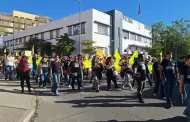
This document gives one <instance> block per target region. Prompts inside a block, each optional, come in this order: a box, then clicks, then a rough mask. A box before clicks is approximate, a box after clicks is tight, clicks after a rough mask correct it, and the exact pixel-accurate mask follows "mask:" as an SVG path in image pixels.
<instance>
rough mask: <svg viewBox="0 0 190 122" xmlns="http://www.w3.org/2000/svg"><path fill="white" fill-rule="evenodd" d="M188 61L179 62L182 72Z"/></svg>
mask: <svg viewBox="0 0 190 122" xmlns="http://www.w3.org/2000/svg"><path fill="white" fill-rule="evenodd" d="M186 65H187V64H186V62H183V61H179V62H178V69H179V72H180V73H181V72H182V70H183V68H184V67H185V66H186Z"/></svg>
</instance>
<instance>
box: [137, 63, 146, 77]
mask: <svg viewBox="0 0 190 122" xmlns="http://www.w3.org/2000/svg"><path fill="white" fill-rule="evenodd" d="M134 68H137V73H138V75H136V78H137V79H138V80H141V81H144V80H146V66H145V63H144V62H141V61H137V62H136V63H135V64H134Z"/></svg>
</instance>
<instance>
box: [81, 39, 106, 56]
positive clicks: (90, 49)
mask: <svg viewBox="0 0 190 122" xmlns="http://www.w3.org/2000/svg"><path fill="white" fill-rule="evenodd" d="M94 43H95V42H94V41H92V40H83V41H82V42H81V45H82V52H83V53H87V54H93V53H95V51H96V50H97V49H102V47H99V46H94Z"/></svg>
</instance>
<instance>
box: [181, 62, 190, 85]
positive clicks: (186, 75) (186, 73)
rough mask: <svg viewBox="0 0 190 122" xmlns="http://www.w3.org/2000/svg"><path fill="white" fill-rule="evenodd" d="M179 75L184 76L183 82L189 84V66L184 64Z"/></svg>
mask: <svg viewBox="0 0 190 122" xmlns="http://www.w3.org/2000/svg"><path fill="white" fill-rule="evenodd" d="M181 75H183V76H184V83H188V84H190V66H188V65H185V66H184V67H183V69H182V70H181Z"/></svg>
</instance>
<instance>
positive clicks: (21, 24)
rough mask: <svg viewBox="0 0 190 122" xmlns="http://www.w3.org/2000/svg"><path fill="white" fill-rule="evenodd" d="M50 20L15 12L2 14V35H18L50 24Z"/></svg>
mask: <svg viewBox="0 0 190 122" xmlns="http://www.w3.org/2000/svg"><path fill="white" fill-rule="evenodd" d="M50 21H51V20H50V18H48V17H42V16H38V15H33V14H29V13H24V12H20V11H15V10H14V11H13V12H12V14H6V13H0V35H7V34H12V33H13V32H15V33H17V32H19V31H23V30H25V29H28V28H31V27H34V26H37V25H41V24H44V23H47V22H50Z"/></svg>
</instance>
